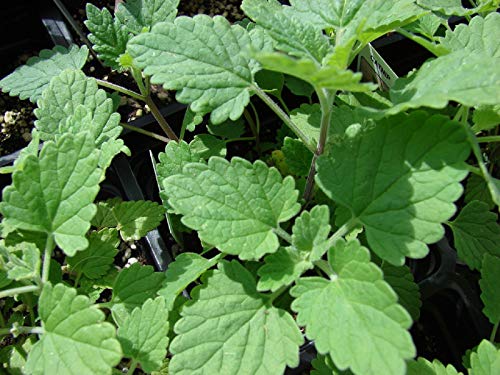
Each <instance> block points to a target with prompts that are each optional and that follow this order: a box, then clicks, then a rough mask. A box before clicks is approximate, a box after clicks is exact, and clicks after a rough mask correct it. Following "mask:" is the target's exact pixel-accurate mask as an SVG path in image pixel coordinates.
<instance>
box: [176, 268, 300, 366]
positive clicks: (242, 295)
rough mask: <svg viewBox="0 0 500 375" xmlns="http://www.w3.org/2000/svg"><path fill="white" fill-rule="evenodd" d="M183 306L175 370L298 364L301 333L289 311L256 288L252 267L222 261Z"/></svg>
mask: <svg viewBox="0 0 500 375" xmlns="http://www.w3.org/2000/svg"><path fill="white" fill-rule="evenodd" d="M210 274H211V275H210V277H208V278H207V279H206V280H205V282H204V285H203V286H201V287H196V288H195V289H194V290H193V302H188V303H187V304H186V305H185V306H184V308H183V309H182V312H181V315H182V318H181V320H179V321H178V322H177V324H176V325H175V327H174V329H175V332H176V333H177V336H176V337H175V339H174V340H173V341H172V344H171V346H170V351H171V352H172V353H173V354H174V356H173V358H172V360H171V362H170V366H169V371H171V372H172V373H173V374H195V373H206V374H227V375H230V374H241V373H247V374H270V375H271V374H273V375H274V374H279V373H282V372H283V371H284V370H285V367H286V366H287V365H288V366H290V367H295V366H297V365H298V364H299V356H298V348H299V345H301V344H302V342H303V338H302V335H301V333H300V331H299V329H298V327H297V325H296V324H295V322H294V320H293V318H292V317H291V315H290V314H289V313H288V312H286V311H284V310H281V309H278V308H275V307H273V306H272V305H271V304H270V303H269V302H268V301H267V297H265V296H264V295H262V294H259V293H258V292H257V291H256V286H255V280H254V278H253V276H252V275H251V273H250V272H249V271H248V270H246V269H245V268H244V267H243V266H241V265H240V264H239V263H238V262H236V261H233V262H231V263H229V262H227V261H222V262H221V263H219V268H218V269H217V270H216V271H211V272H210Z"/></svg>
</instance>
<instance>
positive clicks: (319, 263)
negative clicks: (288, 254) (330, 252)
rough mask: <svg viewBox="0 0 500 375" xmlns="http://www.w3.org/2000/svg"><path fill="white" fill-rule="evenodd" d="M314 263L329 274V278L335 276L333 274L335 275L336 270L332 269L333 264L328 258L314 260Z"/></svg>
mask: <svg viewBox="0 0 500 375" xmlns="http://www.w3.org/2000/svg"><path fill="white" fill-rule="evenodd" d="M314 265H315V266H316V267H318V268H319V269H320V270H321V271H323V272H324V273H325V274H327V275H328V277H329V278H333V276H335V272H334V271H333V270H332V266H331V265H330V263H328V262H327V261H326V260H323V259H320V260H317V261H316V262H314Z"/></svg>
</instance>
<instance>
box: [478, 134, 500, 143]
mask: <svg viewBox="0 0 500 375" xmlns="http://www.w3.org/2000/svg"><path fill="white" fill-rule="evenodd" d="M477 141H478V142H479V143H486V142H500V135H492V136H489V137H477Z"/></svg>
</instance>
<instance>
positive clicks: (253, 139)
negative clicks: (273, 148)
mask: <svg viewBox="0 0 500 375" xmlns="http://www.w3.org/2000/svg"><path fill="white" fill-rule="evenodd" d="M241 141H255V137H241V138H232V139H227V140H226V141H225V142H226V144H227V143H230V142H241Z"/></svg>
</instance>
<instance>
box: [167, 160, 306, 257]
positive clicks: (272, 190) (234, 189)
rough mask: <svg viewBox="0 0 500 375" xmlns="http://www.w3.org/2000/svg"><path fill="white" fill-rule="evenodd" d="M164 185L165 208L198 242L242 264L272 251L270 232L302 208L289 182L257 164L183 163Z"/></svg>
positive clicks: (273, 241)
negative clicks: (193, 232) (179, 218)
mask: <svg viewBox="0 0 500 375" xmlns="http://www.w3.org/2000/svg"><path fill="white" fill-rule="evenodd" d="M163 186H164V189H165V192H166V194H167V196H168V198H169V201H168V203H169V204H170V205H171V206H172V207H173V208H174V209H175V210H176V212H179V213H181V214H182V215H184V217H183V218H182V222H183V223H184V224H185V225H187V226H188V227H189V228H191V229H195V230H197V231H198V235H199V236H200V239H201V240H202V241H204V242H206V243H208V244H211V245H213V246H215V247H217V248H218V249H219V250H220V251H222V252H224V253H228V254H234V255H238V256H239V257H240V258H241V259H259V258H260V257H262V255H264V254H267V253H272V252H275V251H276V250H277V249H278V246H279V242H278V238H277V236H276V234H274V232H273V229H274V228H278V225H279V223H281V222H284V221H287V220H288V219H290V218H291V217H293V216H294V215H295V214H296V213H297V212H298V210H299V209H300V206H299V204H298V203H297V195H298V193H297V191H296V190H294V181H293V179H292V178H291V177H286V178H285V179H282V178H281V176H280V174H279V172H278V171H277V170H276V169H275V168H269V167H267V166H266V165H265V164H264V163H263V162H261V161H257V162H255V163H254V164H251V163H250V162H248V161H246V160H244V159H241V158H233V159H232V160H231V162H228V161H227V160H224V159H221V158H218V157H213V158H210V160H209V161H208V165H206V164H201V163H190V164H187V165H186V166H184V169H183V172H182V174H178V175H174V176H171V177H168V178H167V179H165V180H164V181H163Z"/></svg>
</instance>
